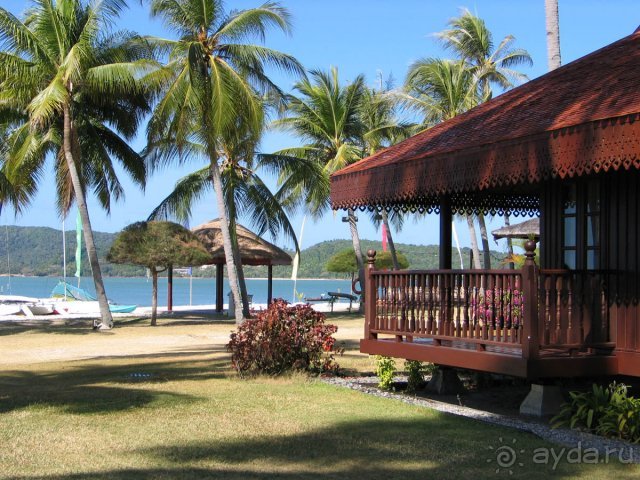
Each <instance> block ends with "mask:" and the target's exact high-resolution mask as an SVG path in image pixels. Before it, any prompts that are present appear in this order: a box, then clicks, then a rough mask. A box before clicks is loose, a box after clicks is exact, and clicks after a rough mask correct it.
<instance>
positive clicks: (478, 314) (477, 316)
mask: <svg viewBox="0 0 640 480" xmlns="http://www.w3.org/2000/svg"><path fill="white" fill-rule="evenodd" d="M481 286H482V283H481V278H480V275H478V274H477V273H474V274H473V297H474V302H475V307H474V316H473V338H481V333H482V332H481V328H482V319H483V318H484V317H483V313H482V310H483V306H482V290H481Z"/></svg>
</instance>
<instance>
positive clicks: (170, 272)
mask: <svg viewBox="0 0 640 480" xmlns="http://www.w3.org/2000/svg"><path fill="white" fill-rule="evenodd" d="M172 311H173V265H169V268H168V269H167V312H172Z"/></svg>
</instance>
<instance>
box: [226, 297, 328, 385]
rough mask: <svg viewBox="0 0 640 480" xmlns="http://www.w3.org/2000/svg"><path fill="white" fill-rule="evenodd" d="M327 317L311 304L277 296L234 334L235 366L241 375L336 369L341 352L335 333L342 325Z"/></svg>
mask: <svg viewBox="0 0 640 480" xmlns="http://www.w3.org/2000/svg"><path fill="white" fill-rule="evenodd" d="M324 321H325V316H324V315H323V314H322V313H319V312H316V311H315V310H314V309H313V308H311V306H310V305H308V304H306V305H295V306H289V305H288V304H287V302H285V301H284V300H282V299H276V300H274V301H273V302H272V303H271V305H269V308H267V310H265V311H262V312H260V313H259V314H258V316H257V318H255V319H251V320H247V321H246V322H244V323H243V324H241V325H239V326H238V328H237V331H236V332H234V333H232V334H231V339H230V341H229V343H228V344H227V350H228V351H229V352H231V362H232V364H233V367H234V368H235V369H236V370H237V371H238V373H239V374H240V375H246V374H251V373H262V374H267V375H280V374H282V373H284V372H287V371H291V370H297V371H304V372H310V373H322V372H336V371H337V370H338V368H339V367H338V365H337V364H336V363H335V360H334V357H335V353H339V352H337V350H336V348H335V338H334V337H333V334H334V333H336V331H337V330H338V327H336V326H335V325H328V324H325V323H324Z"/></svg>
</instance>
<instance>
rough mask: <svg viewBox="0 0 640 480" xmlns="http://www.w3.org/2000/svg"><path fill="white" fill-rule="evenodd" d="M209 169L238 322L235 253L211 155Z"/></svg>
mask: <svg viewBox="0 0 640 480" xmlns="http://www.w3.org/2000/svg"><path fill="white" fill-rule="evenodd" d="M209 169H210V170H211V178H212V180H213V191H214V192H215V195H216V204H217V206H218V215H219V217H220V232H221V233H222V245H223V247H224V256H225V259H226V264H227V276H228V277H229V288H230V289H231V295H232V296H233V302H234V304H235V312H234V315H235V318H236V323H237V324H240V323H242V322H243V321H244V316H243V312H242V297H241V295H240V286H239V283H238V271H237V269H236V261H235V255H234V252H233V245H232V244H231V232H230V230H229V220H228V218H227V209H226V205H225V201H224V192H223V190H222V178H221V176H220V168H219V167H218V161H217V159H216V158H215V157H214V156H213V155H211V157H210V165H209Z"/></svg>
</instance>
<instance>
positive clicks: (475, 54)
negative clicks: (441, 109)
mask: <svg viewBox="0 0 640 480" xmlns="http://www.w3.org/2000/svg"><path fill="white" fill-rule="evenodd" d="M436 36H437V37H438V38H439V39H440V40H441V41H442V43H443V44H444V46H445V48H447V49H449V50H452V51H453V52H455V53H456V55H457V56H458V58H460V60H461V61H462V62H464V63H465V64H466V65H467V66H468V69H469V70H470V71H471V72H472V73H473V77H474V84H475V88H476V89H477V92H476V94H477V96H478V100H477V103H482V102H485V101H487V100H490V99H491V98H492V96H493V89H492V85H497V86H498V87H500V88H501V89H503V90H507V89H509V88H512V87H513V86H514V85H515V84H517V83H521V82H522V81H525V80H527V76H526V75H524V74H522V73H521V72H519V71H517V70H515V69H514V68H513V67H518V66H520V65H529V66H531V65H532V64H533V62H532V60H531V56H530V55H529V53H528V52H527V51H526V50H524V49H521V48H513V43H514V42H515V37H513V35H507V36H506V37H504V38H503V39H502V41H501V42H500V44H499V45H498V47H497V48H495V49H494V41H493V35H492V33H491V31H490V30H489V29H488V28H487V26H486V24H485V22H484V20H482V19H481V18H479V17H477V16H475V15H473V14H472V13H471V12H469V10H467V9H463V11H462V15H460V16H459V17H456V18H453V19H451V20H450V21H449V28H448V29H447V30H444V31H442V32H440V33H437V34H436ZM505 219H506V222H508V219H507V218H506V216H505ZM478 223H479V226H480V233H481V239H482V250H483V252H484V268H491V254H490V250H489V239H488V235H487V227H486V224H485V219H484V215H483V214H479V215H478ZM474 230H475V229H474ZM474 254H475V252H474Z"/></svg>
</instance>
